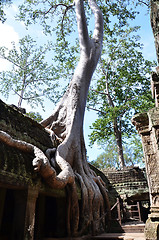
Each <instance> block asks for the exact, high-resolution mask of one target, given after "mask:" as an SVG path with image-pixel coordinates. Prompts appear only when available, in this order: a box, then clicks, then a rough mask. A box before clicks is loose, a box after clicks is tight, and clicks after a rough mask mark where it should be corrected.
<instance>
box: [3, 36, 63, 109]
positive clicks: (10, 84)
mask: <svg viewBox="0 0 159 240" xmlns="http://www.w3.org/2000/svg"><path fill="white" fill-rule="evenodd" d="M51 49H52V44H51V43H48V44H46V45H44V46H43V47H38V48H37V44H36V41H34V40H33V39H32V38H31V37H30V36H25V37H24V38H22V39H21V40H20V41H19V46H16V45H15V43H14V42H13V43H12V49H11V50H8V49H7V48H6V47H0V57H1V58H3V59H6V60H8V61H9V62H10V63H11V70H8V71H2V72H0V92H1V93H2V94H3V95H4V96H5V97H6V98H8V96H9V94H10V92H11V91H12V92H13V93H14V94H16V95H17V96H18V97H19V102H18V107H21V104H22V101H23V100H25V101H26V102H27V103H28V104H30V106H32V107H34V106H35V105H39V104H40V105H41V106H42V107H43V100H44V97H45V98H48V99H50V100H51V101H53V102H55V101H57V99H56V96H57V95H58V92H57V91H55V88H56V87H57V86H58V82H57V81H56V79H54V71H55V68H54V66H53V65H52V64H51V65H49V64H48V63H47V62H46V61H45V57H46V54H47V52H49V51H50V50H51Z"/></svg>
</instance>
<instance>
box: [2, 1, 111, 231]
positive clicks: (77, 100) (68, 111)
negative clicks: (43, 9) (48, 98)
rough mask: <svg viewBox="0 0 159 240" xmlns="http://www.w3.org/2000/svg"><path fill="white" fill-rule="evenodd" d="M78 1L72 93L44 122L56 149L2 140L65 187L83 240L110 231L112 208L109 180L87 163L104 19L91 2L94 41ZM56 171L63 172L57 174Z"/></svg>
mask: <svg viewBox="0 0 159 240" xmlns="http://www.w3.org/2000/svg"><path fill="white" fill-rule="evenodd" d="M74 3H75V10H76V17H77V27H78V33H79V44H80V60H79V63H78V65H77V67H76V69H75V72H74V75H73V77H72V80H71V81H70V84H69V86H68V89H67V91H66V92H65V94H64V96H63V98H62V99H61V101H60V102H59V104H58V105H57V107H56V108H55V110H54V112H53V114H52V115H51V116H50V117H49V118H47V119H46V120H44V121H43V122H41V124H42V125H43V126H44V127H45V128H46V129H48V131H49V132H50V135H51V137H52V141H53V142H54V141H55V142H58V144H57V148H56V149H48V150H47V151H46V153H45V154H44V153H43V152H42V151H41V150H40V149H38V148H37V147H35V146H33V145H31V144H28V143H26V142H22V141H18V140H14V139H12V138H11V136H9V135H8V134H6V133H4V132H2V131H1V132H0V140H1V141H3V142H5V143H6V144H8V145H10V146H13V147H16V148H19V149H20V150H22V151H30V152H33V153H34V155H35V159H34V160H33V166H34V169H35V171H38V172H39V173H40V174H41V176H42V177H43V178H44V179H45V181H46V182H47V183H48V184H49V185H50V186H51V187H53V188H59V189H61V188H65V187H66V189H67V193H68V209H67V231H68V235H69V236H82V235H84V234H99V233H102V232H105V231H106V228H107V227H108V222H109V220H110V207H109V200H108V194H107V189H106V186H105V184H104V182H103V181H102V179H101V178H100V177H98V176H97V175H96V174H95V173H94V171H92V170H91V169H90V167H89V165H88V162H87V159H86V149H85V143H84V137H83V119H84V112H85V106H86V100H87V95H88V89H89V86H90V81H91V78H92V75H93V73H94V71H95V68H96V66H97V63H98V60H99V58H100V54H101V50H102V41H103V16H102V12H101V10H100V8H99V7H98V6H97V4H96V1H95V0H88V4H89V6H90V8H91V10H92V12H93V14H94V17H95V28H94V32H93V37H92V38H90V36H89V33H88V29H87V21H86V17H85V9H84V4H83V0H74ZM53 146H54V144H53ZM56 168H58V169H59V170H58V172H59V173H58V174H57V172H56V170H55V169H56ZM77 185H79V187H80V189H81V199H78V194H77Z"/></svg>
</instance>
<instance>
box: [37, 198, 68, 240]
mask: <svg viewBox="0 0 159 240" xmlns="http://www.w3.org/2000/svg"><path fill="white" fill-rule="evenodd" d="M66 206H67V202H66V199H65V198H56V197H52V196H46V195H43V194H39V197H38V199H37V204H36V211H35V213H36V214H35V228H34V239H35V240H39V239H43V238H45V239H47V238H48V239H49V238H53V237H56V238H61V237H66V236H67V230H66V227H67V226H66V218H67V208H66Z"/></svg>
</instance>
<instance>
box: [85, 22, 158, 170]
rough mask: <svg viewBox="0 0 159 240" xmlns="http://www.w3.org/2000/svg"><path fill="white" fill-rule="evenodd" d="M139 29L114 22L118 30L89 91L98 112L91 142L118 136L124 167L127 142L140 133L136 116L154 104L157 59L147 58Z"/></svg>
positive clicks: (118, 145)
mask: <svg viewBox="0 0 159 240" xmlns="http://www.w3.org/2000/svg"><path fill="white" fill-rule="evenodd" d="M137 30H138V27H133V28H132V27H129V26H128V25H126V26H124V27H122V28H118V26H116V24H114V31H112V33H111V35H109V39H107V41H105V45H104V50H103V54H102V57H101V62H100V65H99V67H98V70H97V74H96V77H95V81H94V82H95V83H94V85H93V86H92V87H91V90H90V95H89V108H90V109H93V110H95V111H97V113H98V118H97V119H96V121H95V122H94V123H93V124H92V126H91V129H92V130H93V131H92V133H91V134H90V142H91V144H94V143H95V142H97V143H98V144H99V145H100V143H101V142H103V141H105V143H106V145H107V141H109V139H111V138H112V137H115V140H116V141H115V142H116V146H117V148H116V150H117V152H118V158H119V163H120V167H121V168H123V167H124V166H125V165H126V159H124V150H123V143H124V142H126V144H128V141H126V139H130V138H131V135H132V134H134V133H136V130H135V129H134V127H133V126H132V124H131V118H132V116H133V115H134V114H135V113H136V112H144V111H147V110H148V109H150V108H152V107H153V106H154V100H153V99H152V97H151V91H150V73H151V71H152V67H154V66H156V63H155V62H151V61H148V60H145V59H144V57H143V54H142V45H141V44H140V42H139V40H140V38H139V36H138V35H136V34H135V32H136V31H137ZM136 134H137V133H136ZM126 144H124V145H125V146H124V148H125V149H126ZM106 149H107V148H106ZM141 151H142V149H141Z"/></svg>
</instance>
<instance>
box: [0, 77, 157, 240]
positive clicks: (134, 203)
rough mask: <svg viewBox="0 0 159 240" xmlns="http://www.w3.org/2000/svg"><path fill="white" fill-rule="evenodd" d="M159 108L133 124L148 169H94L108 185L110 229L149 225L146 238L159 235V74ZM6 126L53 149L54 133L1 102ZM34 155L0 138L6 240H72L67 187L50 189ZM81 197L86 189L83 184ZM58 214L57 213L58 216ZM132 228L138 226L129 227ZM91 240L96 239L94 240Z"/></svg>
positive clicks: (0, 230)
mask: <svg viewBox="0 0 159 240" xmlns="http://www.w3.org/2000/svg"><path fill="white" fill-rule="evenodd" d="M152 80H153V82H152V92H153V95H154V97H155V99H156V107H155V108H153V109H151V110H149V111H148V112H147V113H141V114H137V115H135V116H134V117H133V119H132V123H133V124H134V125H135V126H136V128H137V130H138V132H139V134H140V135H141V138H142V143H143V149H144V155H145V163H146V171H145V169H140V168H138V167H132V168H126V169H124V170H115V169H114V170H113V169H111V170H110V169H109V170H108V169H103V171H102V172H101V171H99V170H98V169H96V168H95V167H93V166H91V165H90V167H91V168H92V169H93V170H94V171H95V172H96V173H97V175H99V176H100V177H101V178H102V179H103V181H104V182H105V183H106V187H107V189H108V194H109V201H110V205H111V216H112V220H111V223H110V226H111V227H110V229H109V231H110V232H126V231H127V226H126V223H127V222H129V223H132V222H136V223H143V224H142V227H141V229H138V230H139V231H144V232H145V239H146V240H157V239H159V175H158V165H159V160H158V159H159V147H158V143H159V107H158V102H159V97H158V96H159V77H158V75H157V74H156V73H153V75H152ZM0 130H1V131H4V132H7V133H8V134H9V135H11V136H12V137H13V138H15V139H20V140H23V141H26V142H29V143H32V144H34V145H36V146H38V147H39V148H40V149H42V151H44V152H45V150H46V149H47V148H49V147H50V148H51V147H52V142H51V140H50V136H49V134H48V133H47V132H46V131H45V129H44V128H43V127H42V126H41V125H40V124H38V123H37V122H35V121H34V120H32V119H30V118H28V117H27V116H25V115H23V114H22V113H21V112H19V111H17V109H14V108H12V107H11V106H8V105H6V104H5V103H3V102H2V101H0ZM33 158H34V156H32V154H31V153H25V152H22V151H20V150H18V149H16V148H13V147H10V146H8V145H7V144H5V143H4V142H0V239H1V240H6V239H8V240H10V239H13V240H14V239H16V240H23V239H27V240H33V239H35V240H38V239H61V238H65V239H66V238H67V229H66V225H67V222H66V221H67V220H66V219H67V218H66V215H67V199H68V193H67V190H66V189H64V190H56V189H53V188H50V187H49V186H48V185H47V184H46V183H45V182H44V180H43V179H42V177H41V176H40V175H39V174H38V173H36V172H34V170H33V166H32V160H33ZM78 197H79V201H80V199H81V191H80V188H79V196H78ZM52 216H53V217H52ZM129 231H136V229H133V228H132V225H131V229H130V228H129ZM89 239H93V237H92V238H89Z"/></svg>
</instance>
